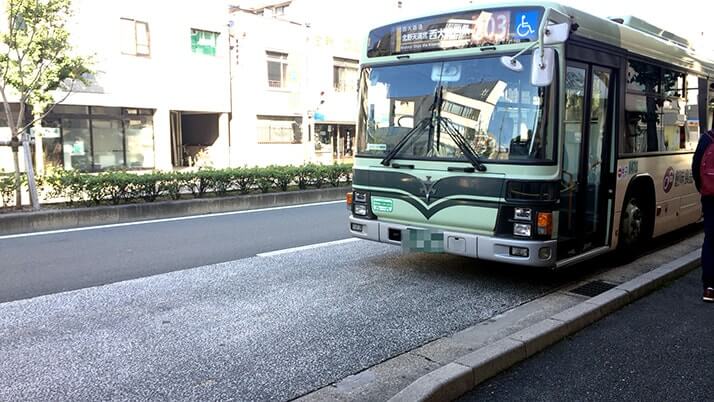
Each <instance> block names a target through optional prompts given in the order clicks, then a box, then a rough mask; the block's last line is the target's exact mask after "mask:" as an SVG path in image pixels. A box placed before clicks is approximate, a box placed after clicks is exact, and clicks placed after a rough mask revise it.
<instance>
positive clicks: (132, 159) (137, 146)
mask: <svg viewBox="0 0 714 402" xmlns="http://www.w3.org/2000/svg"><path fill="white" fill-rule="evenodd" d="M124 129H125V131H126V159H127V166H128V167H129V168H130V169H142V168H144V169H150V168H153V167H154V127H153V124H152V123H151V119H148V120H136V119H128V120H126V121H125V122H124Z"/></svg>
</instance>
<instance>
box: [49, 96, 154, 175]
mask: <svg viewBox="0 0 714 402" xmlns="http://www.w3.org/2000/svg"><path fill="white" fill-rule="evenodd" d="M152 116H153V111H152V110H149V109H127V108H115V107H100V106H92V107H87V106H65V105H59V106H57V107H55V108H54V109H53V110H52V112H51V113H50V114H49V115H48V116H47V117H46V118H45V120H44V121H43V124H42V125H43V127H47V128H45V129H44V133H45V135H46V134H47V133H51V134H52V135H50V136H45V137H44V138H43V147H44V149H45V158H46V163H47V162H50V164H52V165H59V166H62V165H64V168H65V169H66V170H79V171H83V172H95V171H102V170H112V169H126V168H129V169H152V168H154V165H155V163H154V126H153V117H152Z"/></svg>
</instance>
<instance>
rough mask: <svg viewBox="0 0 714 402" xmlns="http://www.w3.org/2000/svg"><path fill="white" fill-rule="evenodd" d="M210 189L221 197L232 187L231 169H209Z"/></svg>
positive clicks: (232, 176) (232, 174)
mask: <svg viewBox="0 0 714 402" xmlns="http://www.w3.org/2000/svg"><path fill="white" fill-rule="evenodd" d="M210 175H211V189H212V190H213V191H214V192H215V193H216V195H218V196H219V197H223V196H225V195H226V194H228V192H229V191H230V190H231V189H232V188H233V187H234V183H233V182H234V173H233V169H222V170H214V171H211V173H210Z"/></svg>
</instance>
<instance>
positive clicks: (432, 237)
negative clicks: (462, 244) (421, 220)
mask: <svg viewBox="0 0 714 402" xmlns="http://www.w3.org/2000/svg"><path fill="white" fill-rule="evenodd" d="M402 248H403V249H405V250H409V251H421V252H424V253H443V252H444V234H443V233H438V232H433V231H431V230H429V229H416V228H407V229H404V230H403V231H402Z"/></svg>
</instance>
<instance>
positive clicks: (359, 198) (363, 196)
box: [354, 191, 367, 202]
mask: <svg viewBox="0 0 714 402" xmlns="http://www.w3.org/2000/svg"><path fill="white" fill-rule="evenodd" d="M354 201H355V202H367V193H363V192H361V191H355V198H354Z"/></svg>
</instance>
